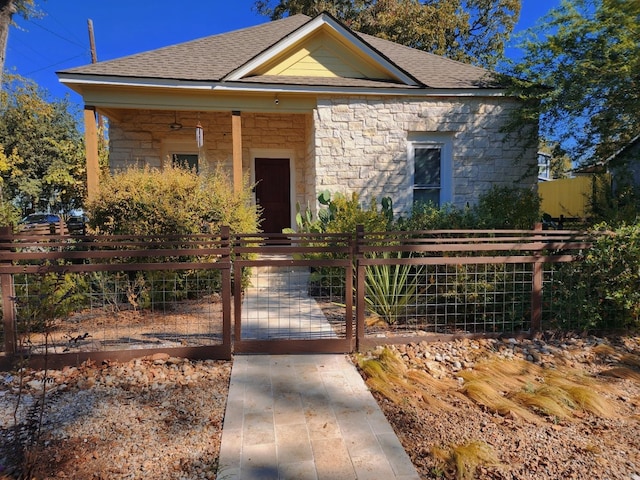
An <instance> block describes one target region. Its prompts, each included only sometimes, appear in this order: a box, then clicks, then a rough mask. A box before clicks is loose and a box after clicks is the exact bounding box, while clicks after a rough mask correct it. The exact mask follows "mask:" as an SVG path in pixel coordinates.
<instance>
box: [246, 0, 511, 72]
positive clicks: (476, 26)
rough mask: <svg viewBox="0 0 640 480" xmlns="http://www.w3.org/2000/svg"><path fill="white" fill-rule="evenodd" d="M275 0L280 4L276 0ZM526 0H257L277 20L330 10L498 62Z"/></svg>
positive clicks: (456, 54)
mask: <svg viewBox="0 0 640 480" xmlns="http://www.w3.org/2000/svg"><path fill="white" fill-rule="evenodd" d="M274 3H275V5H273V4H274ZM520 3H521V2H520V0H425V1H419V0H335V1H332V0H278V1H277V2H273V1H272V0H257V1H256V3H255V8H256V10H257V11H258V13H260V14H262V15H267V16H269V17H270V18H271V19H272V20H276V19H279V18H283V17H285V16H287V15H295V14H299V13H303V14H305V15H309V16H315V15H318V14H319V13H322V12H323V11H327V12H329V13H330V14H332V15H333V16H335V17H336V18H337V19H339V20H341V21H342V22H344V23H345V24H346V25H347V26H349V27H350V28H351V29H353V30H356V31H359V32H362V33H366V34H369V35H374V36H377V37H381V38H384V39H386V40H390V41H393V42H397V43H401V44H403V45H407V46H409V47H413V48H418V49H421V50H425V51H428V52H431V53H435V54H437V55H445V56H447V57H449V58H452V59H454V60H460V61H463V62H467V63H473V64H476V65H481V66H484V67H492V66H494V65H495V64H496V62H497V61H498V60H499V59H500V58H501V57H502V55H503V52H504V46H505V42H506V40H507V39H508V38H509V36H510V34H511V32H512V31H513V27H514V25H515V24H516V22H517V21H518V17H519V15H520Z"/></svg>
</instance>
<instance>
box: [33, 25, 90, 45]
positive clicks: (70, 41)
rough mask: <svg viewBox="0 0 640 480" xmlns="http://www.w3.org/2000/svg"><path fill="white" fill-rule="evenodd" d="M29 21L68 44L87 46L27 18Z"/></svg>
mask: <svg viewBox="0 0 640 480" xmlns="http://www.w3.org/2000/svg"><path fill="white" fill-rule="evenodd" d="M29 22H30V23H31V24H32V25H35V26H36V27H39V28H41V29H42V30H44V31H45V32H49V33H50V34H51V35H53V36H55V37H58V38H59V39H61V40H64V41H65V42H69V43H70V44H72V45H75V46H76V47H80V48H83V49H85V48H87V46H86V45H82V44H81V43H78V42H76V41H75V40H71V39H69V38H67V37H64V36H62V35H60V34H58V33H56V32H54V31H53V30H51V29H50V28H47V27H45V26H44V25H40V24H39V23H36V22H34V21H32V20H29Z"/></svg>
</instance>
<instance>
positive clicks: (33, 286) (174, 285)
mask: <svg viewBox="0 0 640 480" xmlns="http://www.w3.org/2000/svg"><path fill="white" fill-rule="evenodd" d="M14 282H15V291H16V300H15V302H16V323H17V328H18V343H19V347H20V350H21V351H25V350H28V351H29V352H31V353H33V354H42V353H45V351H46V352H48V353H63V352H98V351H109V350H127V349H148V348H173V347H197V346H213V345H219V344H221V342H222V341H223V334H222V326H223V318H222V302H221V298H220V293H219V292H220V272H218V271H216V270H204V269H203V270H188V271H187V270H171V271H124V270H123V271H95V272H86V273H57V272H51V273H46V274H35V273H34V274H18V275H15V276H14Z"/></svg>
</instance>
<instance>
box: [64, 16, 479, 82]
mask: <svg viewBox="0 0 640 480" xmlns="http://www.w3.org/2000/svg"><path fill="white" fill-rule="evenodd" d="M310 20H311V18H310V17H308V16H306V15H294V16H291V17H286V18H284V19H282V20H276V21H273V22H269V23H265V24H262V25H258V26H255V27H249V28H245V29H241V30H235V31H232V32H228V33H223V34H219V35H213V36H210V37H205V38H201V39H198V40H193V41H190V42H186V43H181V44H178V45H172V46H168V47H164V48H160V49H157V50H151V51H148V52H142V53H138V54H135V55H131V56H127V57H123V58H118V59H114V60H108V61H103V62H99V63H95V64H90V65H85V66H82V67H77V68H72V69H68V70H64V71H62V72H58V73H60V74H77V75H92V76H96V75H97V76H105V77H124V78H127V77H130V78H149V79H163V80H183V81H202V82H218V81H221V80H222V79H224V77H225V76H226V75H228V74H229V73H230V72H232V71H234V70H236V69H238V68H240V67H241V66H243V65H245V64H246V63H247V62H249V61H250V60H252V59H253V58H255V57H256V56H257V55H259V54H260V53H262V52H263V51H265V50H267V49H268V48H269V47H271V46H273V45H274V44H275V43H277V42H278V41H280V40H282V39H283V38H285V37H286V36H288V35H290V34H292V33H294V32H295V31H296V30H298V29H299V28H300V27H302V26H303V25H305V24H306V23H308V22H309V21H310ZM356 36H358V37H359V38H360V39H361V40H362V41H363V42H365V43H367V44H368V45H369V46H370V47H372V48H373V49H375V50H376V51H377V52H379V53H380V54H382V55H383V56H385V57H386V58H387V59H388V60H390V61H391V62H392V63H394V64H395V65H397V66H398V67H399V68H400V69H402V70H404V71H405V72H407V73H409V74H410V75H411V76H413V77H414V78H415V79H416V80H418V81H419V82H420V83H422V84H423V85H425V86H426V87H430V88H444V89H447V88H486V87H489V86H490V85H489V84H488V82H487V80H488V79H489V78H490V72H488V71H487V70H484V69H482V68H479V67H475V66H472V65H467V64H464V63H461V62H456V61H454V60H449V59H447V58H444V57H440V56H437V55H433V54H430V53H426V52H423V51H421V50H416V49H413V48H409V47H405V46H403V45H399V44H397V43H393V42H389V41H387V40H383V39H380V38H376V37H372V36H370V35H364V34H358V33H356ZM240 82H242V83H247V82H249V83H260V84H286V85H307V86H336V87H378V88H381V87H384V88H390V87H394V86H395V87H398V86H403V85H398V84H393V83H387V82H378V81H369V80H362V79H341V78H311V77H274V76H256V77H249V78H245V79H243V80H240ZM229 83H231V82H229Z"/></svg>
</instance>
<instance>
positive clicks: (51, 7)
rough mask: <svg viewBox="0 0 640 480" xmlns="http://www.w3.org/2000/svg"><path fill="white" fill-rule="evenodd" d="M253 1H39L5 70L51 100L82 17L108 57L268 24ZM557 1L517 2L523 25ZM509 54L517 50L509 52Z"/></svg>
mask: <svg viewBox="0 0 640 480" xmlns="http://www.w3.org/2000/svg"><path fill="white" fill-rule="evenodd" d="M254 3H255V0H231V1H230V0H200V1H199V2H176V1H175V0H172V1H169V0H36V4H37V6H38V7H39V9H40V10H41V11H42V12H43V13H44V16H43V17H42V18H34V19H30V20H29V21H25V20H23V19H22V18H19V17H18V18H16V19H15V20H16V24H17V25H16V26H13V27H11V29H10V31H9V42H8V47H7V59H6V63H5V70H7V71H9V72H15V73H19V74H20V75H22V76H24V77H27V78H31V79H33V80H34V81H35V82H36V83H37V84H38V85H40V86H41V87H43V88H44V89H46V90H47V92H48V93H49V95H50V96H51V97H63V96H64V95H66V94H69V95H70V98H71V100H72V101H73V102H75V103H80V97H79V95H77V94H76V93H74V92H72V91H71V90H69V89H68V88H67V87H65V86H63V85H61V84H60V83H59V82H58V79H57V77H56V75H55V72H56V71H59V70H64V69H66V68H71V67H76V66H80V65H85V64H87V63H91V55H90V49H89V35H88V27H87V20H88V19H91V20H92V21H93V27H94V32H95V40H96V50H97V54H98V60H110V59H113V58H118V57H122V56H125V55H130V54H134V53H138V52H143V51H146V50H152V49H155V48H161V47H165V46H167V45H173V44H176V43H180V42H185V41H189V40H193V39H196V38H201V37H206V36H209V35H215V34H218V33H224V32H228V31H231V30H236V29H238V28H245V27H250V26H253V25H258V24H260V23H264V22H266V21H268V19H267V18H266V17H263V16H259V15H258V14H257V13H255V11H254V10H253V5H254ZM559 3H560V0H522V13H521V16H520V22H519V23H518V26H517V29H518V30H523V29H526V28H529V27H531V26H532V25H534V24H535V23H536V22H537V20H538V19H539V18H540V17H541V16H543V15H544V14H545V13H547V12H548V11H549V10H550V9H551V8H553V7H555V6H557V5H558V4H559ZM509 54H510V55H517V51H516V50H513V49H510V50H509Z"/></svg>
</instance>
